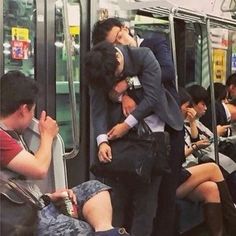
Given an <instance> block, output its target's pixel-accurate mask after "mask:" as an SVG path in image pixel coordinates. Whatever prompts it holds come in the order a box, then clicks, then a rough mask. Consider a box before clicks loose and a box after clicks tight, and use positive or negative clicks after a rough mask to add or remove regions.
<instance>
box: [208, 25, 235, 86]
mask: <svg viewBox="0 0 236 236" xmlns="http://www.w3.org/2000/svg"><path fill="white" fill-rule="evenodd" d="M210 32H211V43H212V59H213V79H214V82H218V83H222V84H225V82H226V79H227V77H228V76H229V75H230V74H231V73H234V72H236V41H235V39H236V27H235V29H233V28H227V25H225V26H224V27H222V26H220V25H216V24H214V22H213V23H212V24H211V29H210Z"/></svg>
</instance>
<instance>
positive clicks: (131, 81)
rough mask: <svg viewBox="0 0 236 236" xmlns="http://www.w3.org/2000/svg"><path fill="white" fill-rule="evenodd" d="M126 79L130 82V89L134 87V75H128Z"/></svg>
mask: <svg viewBox="0 0 236 236" xmlns="http://www.w3.org/2000/svg"><path fill="white" fill-rule="evenodd" d="M125 81H126V83H127V84H128V86H129V89H133V87H134V81H133V79H132V77H130V76H127V77H126V78H125Z"/></svg>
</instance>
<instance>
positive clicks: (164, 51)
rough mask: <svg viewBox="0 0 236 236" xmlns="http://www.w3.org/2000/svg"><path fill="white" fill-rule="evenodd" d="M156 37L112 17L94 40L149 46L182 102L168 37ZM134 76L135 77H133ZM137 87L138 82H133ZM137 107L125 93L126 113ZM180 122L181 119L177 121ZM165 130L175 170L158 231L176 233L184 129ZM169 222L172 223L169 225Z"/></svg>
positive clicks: (164, 186)
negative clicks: (140, 33) (141, 35)
mask: <svg viewBox="0 0 236 236" xmlns="http://www.w3.org/2000/svg"><path fill="white" fill-rule="evenodd" d="M155 35H156V36H155V38H146V39H141V38H139V37H133V36H132V35H131V34H130V31H129V29H128V28H127V27H125V26H124V25H123V24H122V23H121V22H120V21H119V20H118V19H116V18H108V19H106V20H104V21H102V22H101V21H99V22H97V23H96V24H95V25H94V28H93V34H92V41H93V44H94V45H95V44H97V43H98V42H101V41H103V40H106V41H108V42H111V43H114V44H123V45H131V46H134V47H148V48H150V49H151V50H152V52H153V53H154V55H155V57H156V59H157V60H158V62H159V64H160V67H161V71H162V76H161V81H162V84H163V86H164V88H165V89H166V92H168V93H169V94H170V95H172V97H173V98H174V99H175V100H176V101H177V103H179V97H178V93H177V90H176V85H175V73H174V66H173V62H172V57H171V52H170V48H169V43H168V40H167V38H166V37H165V36H164V35H163V34H161V33H157V34H155ZM131 80H132V79H131ZM127 82H128V84H129V83H131V85H132V83H133V84H135V81H130V79H129V80H127V79H125V80H124V82H120V83H119V84H118V85H117V86H116V90H117V92H123V91H125V90H126V89H127V88H128V84H127ZM133 87H134V88H135V86H133ZM134 107H135V103H134V102H133V101H132V99H131V98H130V97H129V96H127V94H125V95H123V97H122V110H123V113H124V115H126V116H127V115H128V114H129V113H130V112H131V111H132V110H133V109H134ZM176 122H178V121H176ZM165 130H166V131H168V132H169V134H170V142H171V153H170V156H171V170H172V172H171V173H170V174H165V175H164V176H163V180H162V183H161V188H160V192H159V208H158V214H160V215H161V216H162V218H159V219H158V221H157V223H156V224H155V229H154V235H161V236H162V235H165V236H172V235H174V230H175V229H174V228H175V225H174V222H175V219H174V218H175V190H176V187H177V182H178V178H179V171H180V167H181V162H182V158H183V157H184V131H183V130H177V129H175V128H173V127H171V126H170V125H169V124H168V123H167V124H166V125H165ZM167 224H168V227H166V225H167Z"/></svg>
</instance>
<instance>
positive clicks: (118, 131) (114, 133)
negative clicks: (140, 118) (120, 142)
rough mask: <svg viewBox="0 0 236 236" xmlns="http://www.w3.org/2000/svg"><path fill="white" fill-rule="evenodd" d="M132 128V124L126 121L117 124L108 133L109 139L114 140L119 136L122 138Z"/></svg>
mask: <svg viewBox="0 0 236 236" xmlns="http://www.w3.org/2000/svg"><path fill="white" fill-rule="evenodd" d="M129 129H130V126H129V125H128V124H126V123H125V122H123V123H120V124H117V125H115V126H114V127H113V128H112V129H111V130H110V131H109V132H108V133H107V136H108V139H109V140H113V139H117V138H121V137H122V136H123V135H125V134H126V133H127V132H128V131H129Z"/></svg>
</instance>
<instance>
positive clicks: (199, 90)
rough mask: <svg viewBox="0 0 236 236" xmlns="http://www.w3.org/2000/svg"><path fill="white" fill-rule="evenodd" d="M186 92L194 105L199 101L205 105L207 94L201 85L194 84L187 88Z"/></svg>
mask: <svg viewBox="0 0 236 236" xmlns="http://www.w3.org/2000/svg"><path fill="white" fill-rule="evenodd" d="M187 92H188V93H189V94H190V96H191V97H192V101H193V103H194V104H198V103H199V102H201V101H203V102H204V103H205V104H207V102H208V93H207V90H206V89H205V88H203V87H202V86H201V85H198V84H194V85H192V86H190V87H188V88H187Z"/></svg>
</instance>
